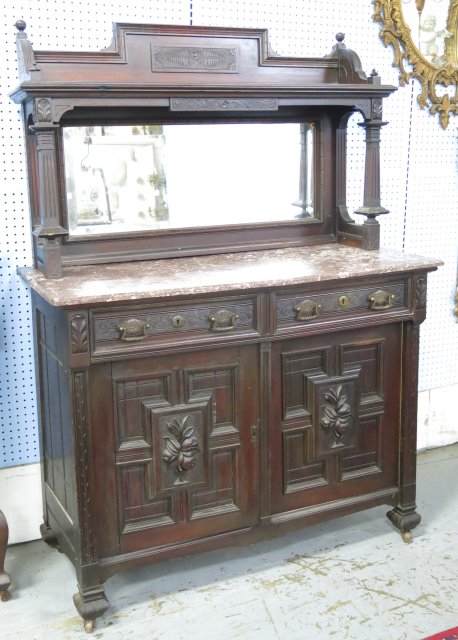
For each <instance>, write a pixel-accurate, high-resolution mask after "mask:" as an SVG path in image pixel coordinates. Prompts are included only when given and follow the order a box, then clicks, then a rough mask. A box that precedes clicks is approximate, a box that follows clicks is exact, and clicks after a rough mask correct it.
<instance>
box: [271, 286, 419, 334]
mask: <svg viewBox="0 0 458 640" xmlns="http://www.w3.org/2000/svg"><path fill="white" fill-rule="evenodd" d="M407 292H408V287H407V284H406V282H395V283H389V284H387V283H384V284H383V285H381V284H380V283H375V284H374V285H372V286H365V287H358V288H356V287H353V288H350V289H336V290H332V291H323V292H320V293H310V292H308V291H303V292H296V293H291V292H289V293H287V294H284V295H277V298H276V305H275V314H276V322H275V326H276V328H277V329H279V330H281V329H285V328H289V327H294V326H302V325H305V324H309V323H316V322H322V321H326V320H337V319H340V318H345V316H350V315H351V316H354V315H355V313H357V314H360V315H363V314H364V315H367V314H374V315H375V314H380V313H382V312H387V311H393V310H398V311H400V310H405V309H407V308H408V306H409V304H408V299H407Z"/></svg>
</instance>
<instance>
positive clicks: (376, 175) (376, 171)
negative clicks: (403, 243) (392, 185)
mask: <svg viewBox="0 0 458 640" xmlns="http://www.w3.org/2000/svg"><path fill="white" fill-rule="evenodd" d="M385 124H387V123H386V122H382V121H381V120H378V119H377V120H375V119H374V120H365V121H364V122H362V123H360V124H359V126H360V127H363V128H364V129H365V132H366V140H365V142H366V159H365V166H364V202H363V206H362V207H360V208H359V209H356V211H355V213H357V214H361V215H364V216H366V220H365V221H364V224H363V242H362V247H363V249H378V248H379V246H380V225H379V223H378V220H377V216H379V215H382V214H385V213H389V211H388V209H385V208H384V207H382V206H381V204H380V129H381V128H382V127H383V126H384V125H385Z"/></svg>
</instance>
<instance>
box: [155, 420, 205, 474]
mask: <svg viewBox="0 0 458 640" xmlns="http://www.w3.org/2000/svg"><path fill="white" fill-rule="evenodd" d="M188 422H189V416H184V418H182V419H181V420H180V419H179V418H174V419H173V420H172V422H169V423H167V429H168V431H169V433H170V435H169V436H165V437H164V438H163V440H164V441H165V447H164V449H163V451H162V460H163V461H164V462H165V463H166V464H167V465H168V466H169V467H174V471H175V473H176V475H177V476H178V479H177V481H176V483H175V484H181V483H184V482H186V480H185V479H184V476H185V475H186V472H187V471H189V469H192V468H193V467H194V465H195V463H196V453H198V452H199V444H198V442H197V439H196V438H195V437H194V435H193V434H194V427H193V426H192V425H190V424H188Z"/></svg>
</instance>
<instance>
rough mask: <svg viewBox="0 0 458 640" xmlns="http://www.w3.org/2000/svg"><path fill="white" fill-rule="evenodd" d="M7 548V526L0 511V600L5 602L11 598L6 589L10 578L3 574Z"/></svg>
mask: <svg viewBox="0 0 458 640" xmlns="http://www.w3.org/2000/svg"><path fill="white" fill-rule="evenodd" d="M7 546H8V524H7V522H6V518H5V516H4V515H3V512H2V511H0V600H1V601H2V602H6V601H7V600H9V599H10V598H11V594H10V592H9V591H8V587H9V586H10V584H11V580H10V577H9V575H8V574H7V573H5V556H6V547H7Z"/></svg>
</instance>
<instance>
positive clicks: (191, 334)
mask: <svg viewBox="0 0 458 640" xmlns="http://www.w3.org/2000/svg"><path fill="white" fill-rule="evenodd" d="M258 305H259V301H258V299H257V297H256V296H238V297H230V298H217V299H211V300H201V301H194V302H192V303H186V302H181V303H170V304H169V303H165V304H164V303H160V304H157V305H149V306H141V307H140V306H135V307H134V306H133V307H130V308H126V307H123V308H116V309H112V310H108V311H107V310H95V311H93V312H92V313H91V326H92V331H91V334H92V353H93V355H96V356H97V355H106V354H111V353H118V352H125V353H132V352H135V351H138V350H144V349H145V348H146V349H147V348H148V345H149V346H151V347H154V348H157V347H158V346H168V345H173V344H176V345H181V346H186V345H187V344H189V342H190V341H191V342H192V341H194V342H198V343H202V342H206V341H218V342H226V341H230V340H231V339H232V338H233V337H234V336H236V337H242V336H243V337H245V336H257V335H259V330H258V321H259V318H260V313H259V311H258Z"/></svg>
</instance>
